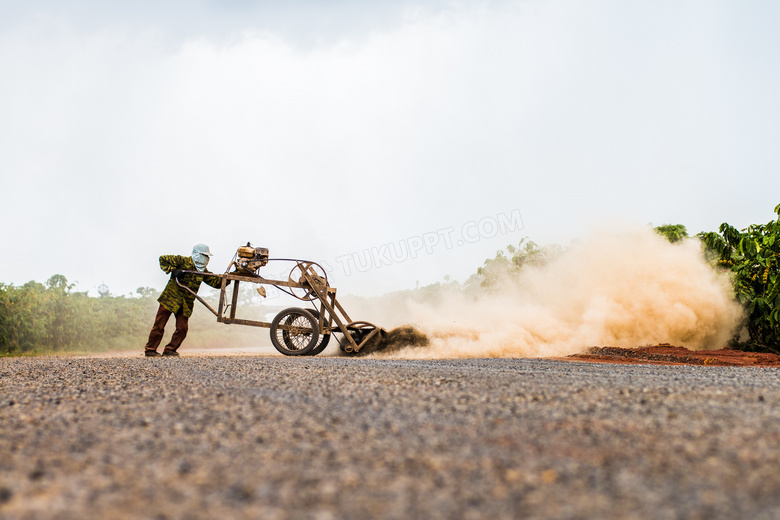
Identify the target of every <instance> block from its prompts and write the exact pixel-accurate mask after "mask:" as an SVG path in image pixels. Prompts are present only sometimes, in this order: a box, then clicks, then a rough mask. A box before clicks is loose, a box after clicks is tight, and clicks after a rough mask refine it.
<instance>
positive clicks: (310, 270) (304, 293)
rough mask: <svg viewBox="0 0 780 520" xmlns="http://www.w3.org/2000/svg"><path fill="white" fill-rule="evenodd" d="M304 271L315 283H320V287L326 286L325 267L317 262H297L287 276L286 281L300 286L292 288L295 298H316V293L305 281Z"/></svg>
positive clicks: (304, 299)
mask: <svg viewBox="0 0 780 520" xmlns="http://www.w3.org/2000/svg"><path fill="white" fill-rule="evenodd" d="M304 272H306V274H308V275H309V276H310V277H311V278H314V281H315V283H320V287H321V288H322V289H324V288H326V287H327V286H328V275H327V274H326V273H325V269H323V268H322V266H321V265H319V264H316V263H314V262H298V263H297V264H296V266H295V267H293V268H292V270H291V271H290V274H289V276H288V277H287V281H288V282H290V283H294V284H298V285H300V286H301V287H296V288H295V289H293V293H294V295H295V297H296V298H298V299H300V300H303V301H312V300H316V299H317V293H316V292H315V291H314V289H313V288H312V287H311V286H310V285H309V283H308V282H307V281H306V278H305V277H304V276H303V273H304ZM296 290H297V292H296Z"/></svg>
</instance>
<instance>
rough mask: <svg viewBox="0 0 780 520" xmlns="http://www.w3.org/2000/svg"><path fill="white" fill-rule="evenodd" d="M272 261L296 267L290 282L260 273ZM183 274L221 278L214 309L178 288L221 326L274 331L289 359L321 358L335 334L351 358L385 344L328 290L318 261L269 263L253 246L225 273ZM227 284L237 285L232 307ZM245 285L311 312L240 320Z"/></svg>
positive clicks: (292, 310)
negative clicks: (273, 293)
mask: <svg viewBox="0 0 780 520" xmlns="http://www.w3.org/2000/svg"><path fill="white" fill-rule="evenodd" d="M269 262H291V263H293V264H294V265H293V267H292V268H291V269H290V272H289V275H288V276H287V280H286V281H285V280H272V279H268V278H264V277H262V276H261V275H260V274H259V270H260V268H261V267H264V266H266V265H268V263H269ZM182 273H189V274H197V275H201V276H215V277H219V278H222V288H221V290H220V295H219V306H218V308H217V310H214V309H213V308H212V307H211V306H210V305H209V304H208V303H206V302H205V301H204V300H203V298H201V297H200V296H198V295H197V294H196V293H195V292H194V291H192V290H191V289H189V288H188V287H186V286H184V285H182V284H181V283H180V282H179V280H178V279H177V280H176V283H177V285H178V286H179V287H181V288H182V289H184V290H186V291H188V292H189V293H190V294H192V295H193V296H195V298H197V299H198V301H200V302H201V303H202V304H203V305H205V306H206V308H208V310H210V311H211V312H212V313H213V314H214V315H215V316H216V317H217V321H218V322H219V323H237V324H239V325H251V326H253V327H268V328H270V329H271V342H272V343H273V344H274V347H276V350H278V351H279V352H281V353H282V354H284V355H286V356H316V355H317V354H319V353H320V352H322V351H323V350H325V347H326V346H327V345H328V342H329V341H330V336H331V334H334V333H340V334H341V335H342V337H341V339H339V338H338V337H337V338H336V341H338V342H339V345H340V346H341V350H342V351H343V352H345V353H347V354H357V353H359V352H360V350H361V349H363V348H364V347H365V346H366V345H368V344H369V343H372V342H380V341H381V340H382V338H383V337H384V335H385V334H386V331H385V330H384V329H382V328H380V327H377V326H376V325H374V324H372V323H369V322H367V321H352V319H351V318H350V317H349V315H348V314H347V312H346V311H345V310H344V307H342V306H341V304H340V303H339V302H338V301H337V300H336V288H335V287H330V286H329V285H328V275H327V273H326V272H325V269H323V268H322V266H321V265H320V264H318V263H316V262H311V261H308V260H295V259H290V258H269V257H268V249H266V248H264V247H253V246H252V245H251V244H249V243H247V245H245V246H242V247H239V248H238V251H236V254H235V256H233V260H232V261H231V262H230V265H228V267H227V269H226V270H225V272H224V273H223V274H208V273H201V272H198V271H182ZM228 281H232V282H233V283H232V290H233V292H232V295H231V299H230V303H227V301H228V300H227V288H228ZM241 282H247V283H253V284H258V285H260V287H257V288H256V289H257V292H258V293H259V294H260V295H261V296H265V293H266V291H265V287H263V286H264V285H272V286H274V287H276V288H277V289H279V290H280V291H282V292H285V293H287V294H289V295H290V296H293V297H295V298H297V299H299V300H301V301H304V302H309V303H311V305H313V306H314V308H312V309H302V308H299V307H290V308H288V309H284V310H283V311H281V312H280V313H279V314H277V315H276V317H274V319H273V321H272V322H271V323H266V322H263V321H254V320H245V319H240V318H236V310H237V307H238V290H239V285H240V283H241Z"/></svg>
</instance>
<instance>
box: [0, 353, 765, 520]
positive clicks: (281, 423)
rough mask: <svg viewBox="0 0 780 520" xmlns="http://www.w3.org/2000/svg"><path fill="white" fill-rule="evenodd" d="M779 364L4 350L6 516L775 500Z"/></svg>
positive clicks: (500, 511) (2, 513)
mask: <svg viewBox="0 0 780 520" xmlns="http://www.w3.org/2000/svg"><path fill="white" fill-rule="evenodd" d="M778 375H780V374H779V373H778V371H777V369H772V368H730V367H704V366H702V367H694V366H650V365H608V364H588V363H579V362H562V361H552V360H529V359H476V360H447V361H441V360H440V361H393V360H373V359H346V358H336V357H331V358H327V357H324V358H323V357H317V358H284V357H278V356H257V357H231V356H223V357H182V358H179V359H143V358H140V357H134V358H130V357H126V358H98V357H92V358H84V357H80V358H74V357H43V358H0V518H3V519H6V518H9V519H11V518H14V519H15V518H62V519H85V518H86V519H89V518H101V519H102V518H118V519H123V518H152V519H179V518H182V519H184V518H188V519H189V518H196V519H197V518H204V519H205V518H263V519H277V518H278V519H288V518H290V519H293V518H294V519H298V518H301V519H309V518H310V519H318V520H320V519H321V520H325V519H341V518H345V519H365V518H394V519H395V518H397V519H415V518H420V519H428V518H459V519H460V518H464V519H469V518H474V519H476V518H479V519H483V518H490V519H495V518H507V519H509V518H512V519H514V518H621V519H630V518H680V519H682V518H685V519H697V518H701V519H705V518H706V519H712V518H754V519H762V518H766V519H770V518H780V408H779V407H778V404H780V378H779V377H778Z"/></svg>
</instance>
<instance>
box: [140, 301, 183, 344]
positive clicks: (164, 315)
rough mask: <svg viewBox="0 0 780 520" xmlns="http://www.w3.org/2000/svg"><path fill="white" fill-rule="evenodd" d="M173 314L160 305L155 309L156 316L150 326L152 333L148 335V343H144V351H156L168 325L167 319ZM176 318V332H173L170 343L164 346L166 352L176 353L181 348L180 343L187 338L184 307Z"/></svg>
mask: <svg viewBox="0 0 780 520" xmlns="http://www.w3.org/2000/svg"><path fill="white" fill-rule="evenodd" d="M171 314H173V313H172V312H171V311H169V310H168V309H166V308H165V307H163V306H162V305H160V308H159V309H157V316H155V317H154V325H152V331H151V332H150V333H149V341H147V342H146V347H144V348H145V350H147V351H149V350H155V351H156V350H157V347H159V346H160V341H162V338H163V334H164V333H165V324H166V323H168V318H170V317H171ZM175 316H176V330H175V331H174V332H173V336H172V337H171V341H170V343H168V344H167V345H165V350H167V351H168V352H171V351H173V352H176V349H178V348H179V347H180V346H181V342H182V341H184V338H186V337H187V330H188V329H189V323H188V321H189V318H187V317H185V316H184V307H182V308H180V309H179V312H177V313H176V314H175Z"/></svg>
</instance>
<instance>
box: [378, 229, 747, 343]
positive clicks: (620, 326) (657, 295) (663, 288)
mask: <svg viewBox="0 0 780 520" xmlns="http://www.w3.org/2000/svg"><path fill="white" fill-rule="evenodd" d="M375 304H378V305H377V306H376V307H375V308H373V309H372V310H373V311H374V314H375V316H374V319H376V321H375V323H378V324H380V325H382V326H384V327H385V328H388V329H389V328H392V327H393V326H397V325H400V324H404V323H410V324H412V325H414V326H416V327H417V328H419V329H420V330H421V331H423V332H424V333H426V334H427V335H428V336H429V338H430V340H431V341H430V344H429V345H428V346H426V347H424V348H406V349H402V350H401V351H396V352H392V353H386V354H382V353H377V354H375V355H377V356H392V357H402V358H454V357H548V356H565V355H569V354H574V353H577V352H582V351H584V350H585V349H586V348H587V347H590V346H615V347H637V346H642V345H650V344H658V343H671V344H673V345H677V346H685V347H687V348H690V349H693V350H703V349H717V348H721V347H723V346H724V345H725V344H726V343H727V342H728V340H729V339H730V338H731V336H732V334H733V332H734V331H735V329H736V327H737V326H738V324H739V321H740V319H741V317H742V310H741V307H740V306H739V305H738V304H737V303H736V302H735V301H734V299H733V297H732V291H731V288H730V281H729V280H728V278H727V277H726V276H725V275H723V274H721V273H717V272H716V271H715V270H714V269H712V268H711V267H710V266H709V265H708V264H707V263H706V261H705V260H704V257H703V254H702V250H701V246H700V243H699V241H698V240H696V239H689V240H685V241H682V242H678V243H676V244H670V243H669V242H668V241H666V240H665V239H664V238H663V237H660V236H659V235H657V234H656V233H655V232H654V231H653V230H652V229H650V228H649V227H641V228H631V229H629V228H622V229H618V230H614V229H613V230H601V231H598V232H595V233H593V234H592V235H591V236H589V237H588V238H587V239H585V240H582V241H579V242H577V243H575V244H573V245H572V246H570V247H569V248H567V249H566V250H565V251H564V252H563V253H562V254H561V255H560V256H559V257H557V258H556V259H554V260H552V261H551V262H549V263H547V264H546V265H544V266H542V267H526V268H524V269H523V271H522V272H521V273H519V275H518V276H516V277H514V278H513V279H508V280H505V281H504V283H502V284H501V288H500V290H498V291H493V292H481V293H480V294H478V295H476V296H475V295H473V294H468V293H467V292H466V291H463V290H462V289H460V288H457V289H452V288H449V289H446V288H445V289H443V292H442V293H441V294H439V295H437V298H436V301H435V303H430V302H428V303H425V302H420V301H415V300H413V299H411V298H405V299H403V300H402V301H392V296H388V297H384V298H382V299H380V301H376V302H375ZM371 307H374V305H371Z"/></svg>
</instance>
